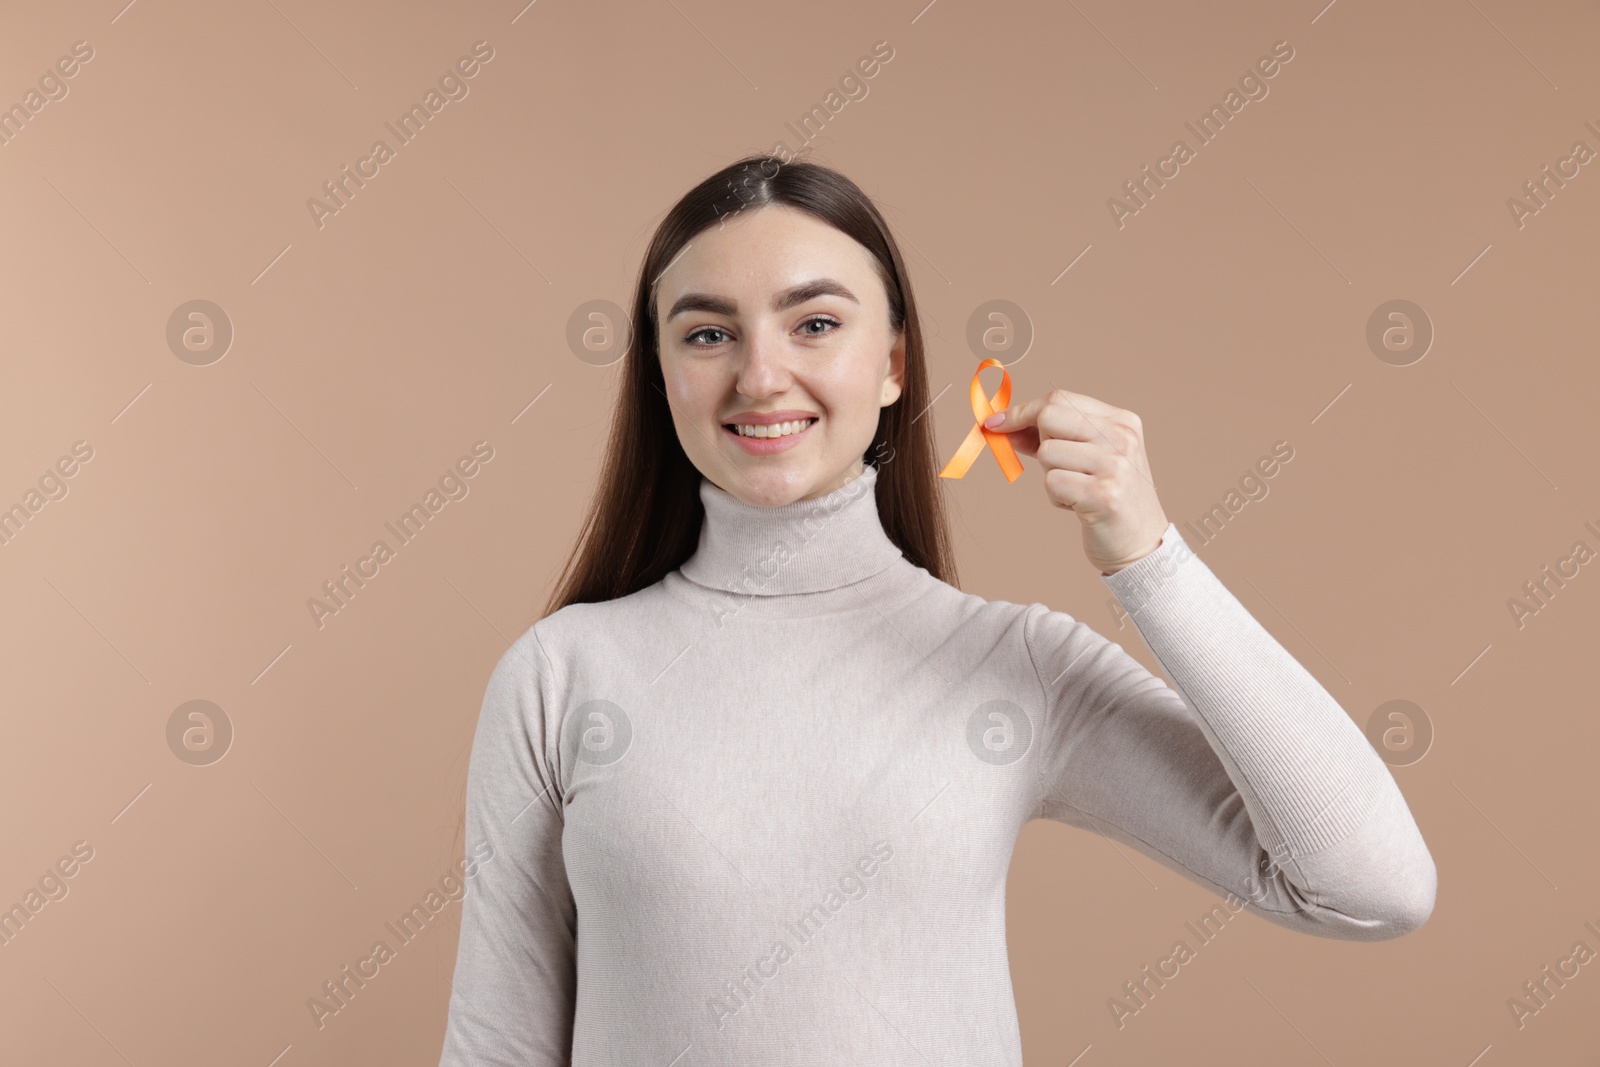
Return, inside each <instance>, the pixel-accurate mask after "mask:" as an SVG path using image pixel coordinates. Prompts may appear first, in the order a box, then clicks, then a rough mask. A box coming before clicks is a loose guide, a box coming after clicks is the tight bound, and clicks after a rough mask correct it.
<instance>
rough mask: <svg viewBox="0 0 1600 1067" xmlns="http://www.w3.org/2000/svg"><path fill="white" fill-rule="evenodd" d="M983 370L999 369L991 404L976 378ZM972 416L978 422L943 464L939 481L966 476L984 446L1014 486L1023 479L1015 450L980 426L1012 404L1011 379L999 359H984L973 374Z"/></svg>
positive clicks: (1002, 436)
mask: <svg viewBox="0 0 1600 1067" xmlns="http://www.w3.org/2000/svg"><path fill="white" fill-rule="evenodd" d="M985 367H999V368H1000V388H999V390H998V391H996V392H995V394H994V400H993V401H992V402H991V401H990V400H989V398H988V397H986V396H984V393H983V383H982V382H981V381H979V380H978V375H979V374H980V373H981V372H982V371H983V369H984V368H985ZM971 392H972V414H973V416H974V417H975V418H976V419H977V421H976V422H975V423H974V424H973V426H972V429H971V430H969V431H967V436H966V439H965V440H963V441H962V442H961V447H960V448H958V449H956V454H955V455H954V456H953V457H951V460H950V462H949V463H947V464H945V468H944V470H942V471H940V472H939V477H941V478H960V477H963V476H965V475H966V473H967V471H968V470H969V469H970V468H971V467H972V462H973V460H975V459H977V458H978V453H980V452H982V451H983V446H984V444H985V443H987V444H988V445H989V451H991V452H993V453H994V458H995V462H996V463H998V464H1000V470H1001V472H1002V473H1003V474H1005V476H1006V481H1008V482H1014V481H1016V480H1017V479H1018V478H1020V477H1022V461H1021V460H1020V459H1018V458H1017V453H1016V450H1015V449H1013V448H1012V447H1011V441H1010V440H1009V438H1008V436H1007V435H1006V434H1004V433H1001V432H1000V431H999V430H991V429H989V428H988V427H987V426H985V425H984V424H983V420H984V419H987V418H988V417H989V416H990V415H993V414H994V413H995V412H996V411H1002V410H1004V409H1005V408H1006V407H1008V406H1009V405H1010V404H1011V375H1010V374H1008V373H1007V372H1006V365H1005V364H1004V363H1001V362H1000V361H999V360H998V359H986V360H984V361H983V362H982V363H980V364H978V369H977V370H975V371H973V372H972V389H971Z"/></svg>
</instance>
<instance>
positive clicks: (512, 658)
mask: <svg viewBox="0 0 1600 1067" xmlns="http://www.w3.org/2000/svg"><path fill="white" fill-rule="evenodd" d="M553 673H554V672H553V668H552V666H551V663H550V660H549V658H548V657H547V656H546V655H545V652H544V648H543V646H542V645H541V644H540V642H539V639H538V636H537V635H536V634H534V632H533V631H532V630H529V631H528V633H526V634H524V635H523V636H522V637H521V638H520V639H519V640H518V641H517V642H516V643H515V644H513V645H512V646H511V648H509V649H508V650H507V651H506V653H505V654H504V655H503V656H501V658H500V661H499V663H498V664H497V665H496V666H495V669H494V672H493V673H492V674H491V675H490V678H489V685H488V689H487V691H486V693H485V695H484V699H483V707H482V710H481V711H480V712H479V715H478V725H477V731H476V733H475V735H474V738H473V744H472V755H471V761H470V763H469V765H468V770H467V798H466V805H467V823H466V825H467V847H468V849H469V850H471V849H472V848H474V847H475V846H479V845H480V843H481V842H488V843H489V845H491V846H492V849H493V852H492V856H491V857H490V858H489V859H488V860H487V861H484V862H482V863H481V865H480V867H479V870H478V872H477V874H476V876H475V877H473V878H471V879H470V880H469V881H468V883H467V885H468V888H467V892H466V896H465V897H463V899H462V903H461V941H460V945H459V947H458V948H457V951H456V969H455V978H454V980H453V981H452V983H451V987H452V991H451V994H450V1014H449V1019H448V1021H447V1023H446V1027H445V1039H444V1049H443V1052H442V1053H441V1056H440V1059H439V1064H440V1067H501V1065H504V1067H510V1065H512V1064H515V1065H518V1067H555V1065H556V1064H568V1063H570V1062H571V1049H572V1026H573V1010H574V1006H575V998H576V995H577V965H576V949H577V912H576V909H575V907H574V904H573V898H572V891H571V888H570V887H569V885H568V883H567V876H566V867H565V864H564V860H563V857H562V851H561V832H562V819H563V808H562V797H561V784H560V779H559V777H558V774H557V767H558V755H557V751H556V749H557V745H556V739H557V737H558V736H559V730H558V729H557V727H556V726H555V725H554V722H553V720H554V718H555V716H554V715H553V714H551V713H549V705H550V702H551V694H552V688H551V684H550V680H551V678H552V677H553ZM482 851H486V850H481V849H480V854H481V852H482Z"/></svg>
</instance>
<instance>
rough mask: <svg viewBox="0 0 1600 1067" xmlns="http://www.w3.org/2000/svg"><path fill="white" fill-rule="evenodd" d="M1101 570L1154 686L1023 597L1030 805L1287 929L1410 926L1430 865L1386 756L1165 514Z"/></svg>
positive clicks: (1426, 898)
mask: <svg viewBox="0 0 1600 1067" xmlns="http://www.w3.org/2000/svg"><path fill="white" fill-rule="evenodd" d="M1101 580H1102V581H1103V582H1104V583H1105V584H1106V586H1107V587H1108V588H1109V589H1110V590H1111V591H1112V592H1113V593H1114V594H1115V595H1116V596H1117V598H1118V600H1119V601H1120V602H1121V603H1122V605H1123V607H1124V608H1125V610H1126V611H1127V613H1128V617H1129V618H1130V619H1131V620H1132V621H1133V623H1134V625H1135V627H1136V628H1137V629H1138V631H1139V634H1140V636H1141V637H1142V638H1143V639H1144V641H1145V643H1146V645H1148V646H1149V648H1150V650H1151V651H1152V652H1153V653H1154V654H1155V657H1156V659H1157V660H1158V661H1159V663H1160V666H1161V668H1162V670H1163V672H1164V673H1165V674H1166V675H1167V677H1168V678H1169V679H1170V680H1171V683H1172V687H1171V688H1169V687H1168V685H1167V683H1166V682H1164V681H1163V680H1162V679H1160V678H1158V677H1156V676H1155V675H1153V674H1151V673H1150V672H1149V671H1147V670H1146V669H1145V668H1144V667H1143V666H1142V665H1141V664H1140V663H1139V662H1138V661H1137V660H1135V659H1134V658H1133V657H1132V656H1130V655H1128V654H1127V653H1126V652H1125V651H1123V649H1122V647H1121V646H1120V645H1118V644H1117V643H1115V642H1113V641H1110V640H1108V639H1107V638H1105V637H1102V636H1101V635H1100V634H1098V633H1096V632H1095V631H1094V630H1092V629H1090V628H1089V627H1088V626H1087V625H1086V624H1084V623H1082V622H1079V621H1077V620H1075V619H1073V618H1072V617H1071V616H1069V615H1066V614H1063V613H1061V612H1056V611H1051V610H1050V609H1049V608H1047V607H1046V606H1045V605H1043V604H1034V605H1031V606H1030V607H1029V609H1028V615H1027V619H1026V623H1025V626H1024V635H1025V640H1026V642H1027V645H1028V650H1029V654H1030V655H1031V656H1032V657H1033V662H1034V667H1035V669H1036V671H1037V673H1038V675H1039V681H1040V684H1041V685H1042V686H1043V687H1044V701H1045V714H1044V722H1043V724H1042V726H1041V729H1040V749H1039V753H1038V756H1039V759H1038V763H1037V764H1036V766H1037V767H1038V771H1039V807H1038V809H1037V811H1036V814H1037V815H1038V816H1042V817H1044V818H1049V819H1055V820H1057V821H1060V822H1064V823H1069V824H1071V825H1075V826H1080V827H1084V828H1086V829H1090V830H1094V831H1096V832H1098V833H1101V834H1104V835H1105V836H1107V837H1109V838H1112V839H1114V840H1116V841H1119V842H1122V843H1124V844H1126V845H1128V846H1130V847H1132V848H1134V849H1137V850H1138V851H1140V852H1143V853H1144V854H1145V855H1147V856H1149V857H1151V858H1152V859H1154V860H1156V861H1157V862H1159V863H1161V864H1163V865H1165V866H1167V867H1169V868H1171V869H1172V870H1174V871H1176V872H1178V873H1179V874H1182V875H1184V876H1185V877H1187V878H1189V879H1191V880H1193V881H1195V882H1197V883H1199V884H1200V885H1202V886H1205V887H1207V888H1208V889H1210V890H1211V891H1212V892H1214V893H1216V894H1217V895H1219V896H1228V897H1230V903H1235V904H1236V906H1242V907H1244V909H1245V910H1249V911H1253V912H1255V913H1256V914H1258V915H1260V916H1262V917H1264V918H1266V919H1268V920H1270V921H1272V922H1275V923H1277V924H1279V925H1281V926H1286V927H1289V928H1290V929H1294V930H1300V931H1303V932H1305V933H1309V934H1314V935H1317V936H1320V937H1330V938H1342V939H1347V940H1355V941H1378V940H1384V939H1387V938H1393V937H1398V936H1400V935H1401V934H1404V933H1407V932H1409V931H1411V930H1413V929H1415V928H1416V927H1418V926H1420V925H1421V924H1422V923H1423V922H1424V921H1425V920H1426V919H1427V918H1428V916H1429V914H1430V913H1431V912H1432V910H1433V903H1434V893H1435V888H1436V884H1437V883H1436V879H1437V876H1436V872H1435V870H1434V865H1433V858H1432V857H1431V856H1430V855H1429V853H1428V848H1427V846H1426V845H1425V844H1424V843H1423V840H1422V835H1421V833H1420V832H1419V831H1418V829H1417V826H1416V823H1415V822H1414V821H1413V819H1412V816H1411V812H1410V810H1409V809H1408V808H1407V806H1406V802H1405V798H1404V797H1403V796H1402V795H1401V793H1400V790H1399V788H1398V787H1397V786H1396V785H1395V782H1394V779H1393V778H1392V777H1391V775H1390V774H1389V769H1388V767H1387V766H1386V765H1385V764H1384V763H1383V760H1382V759H1381V758H1380V757H1379V756H1378V754H1377V752H1376V751H1375V750H1374V749H1373V747H1372V746H1371V744H1369V743H1368V741H1367V739H1366V737H1365V735H1364V734H1363V733H1362V731H1361V730H1360V729H1359V728H1358V727H1357V726H1356V725H1355V723H1354V722H1352V721H1351V719H1350V717H1349V716H1348V715H1347V714H1346V713H1345V711H1344V709H1343V708H1342V707H1340V706H1339V704H1338V702H1337V701H1335V700H1334V698H1333V697H1332V696H1331V695H1330V694H1329V693H1328V691H1327V690H1325V689H1324V688H1323V687H1322V686H1321V685H1320V684H1319V683H1318V682H1317V681H1316V679H1315V678H1313V677H1312V676H1311V674H1310V673H1309V672H1308V671H1306V669H1305V668H1304V667H1302V666H1301V665H1300V664H1299V663H1298V662H1297V661H1296V660H1295V659H1294V657H1293V656H1291V655H1290V654H1289V652H1288V651H1287V650H1286V649H1284V648H1283V646H1281V645H1279V644H1278V642H1277V641H1275V640H1274V639H1273V638H1272V636H1271V635H1270V634H1269V633H1267V631H1266V630H1265V629H1263V628H1262V626H1261V624H1260V623H1258V622H1257V621H1256V620H1255V618H1254V617H1252V616H1251V615H1250V613H1249V612H1248V611H1246V610H1245V607H1244V605H1242V604H1241V603H1239V601H1238V600H1237V599H1235V597H1234V596H1233V594H1232V593H1230V592H1229V591H1228V589H1227V587H1225V586H1224V585H1223V584H1222V582H1221V581H1220V580H1219V579H1218V578H1217V577H1216V575H1215V574H1213V573H1212V571H1211V570H1210V569H1209V568H1208V567H1207V566H1206V565H1205V563H1204V562H1202V561H1201V560H1200V558H1199V557H1198V556H1196V555H1195V554H1194V552H1193V550H1192V549H1191V548H1190V547H1189V545H1188V544H1187V543H1186V542H1184V540H1183V537H1182V535H1181V534H1180V533H1179V532H1178V528H1177V527H1176V526H1175V525H1169V526H1168V527H1167V531H1166V534H1165V536H1164V538H1163V540H1162V542H1161V545H1160V547H1158V548H1157V549H1156V550H1155V551H1154V552H1152V553H1151V554H1150V555H1148V556H1146V557H1144V558H1142V559H1140V560H1139V561H1138V562H1136V563H1134V564H1132V565H1131V566H1129V567H1126V568H1124V569H1122V570H1120V571H1118V572H1117V573H1115V574H1112V575H1110V576H1104V575H1103V576H1102V577H1101ZM1232 898H1237V901H1235V900H1233V899H1232Z"/></svg>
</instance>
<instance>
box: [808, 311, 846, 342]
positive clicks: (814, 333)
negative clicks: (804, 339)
mask: <svg viewBox="0 0 1600 1067" xmlns="http://www.w3.org/2000/svg"><path fill="white" fill-rule="evenodd" d="M819 324H820V325H824V326H841V325H843V323H841V322H839V320H838V319H830V318H828V317H827V316H825V315H824V316H818V317H817V318H814V319H807V320H806V321H805V322H802V323H801V324H800V329H801V331H802V332H804V333H805V334H806V335H807V336H808V337H821V336H822V335H823V334H825V333H832V332H833V331H831V330H812V329H809V328H808V327H811V326H815V325H819Z"/></svg>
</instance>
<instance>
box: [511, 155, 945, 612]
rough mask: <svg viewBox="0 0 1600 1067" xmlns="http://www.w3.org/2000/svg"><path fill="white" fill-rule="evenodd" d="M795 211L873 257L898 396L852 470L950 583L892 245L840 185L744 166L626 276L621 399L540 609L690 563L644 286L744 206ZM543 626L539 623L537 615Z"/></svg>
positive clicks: (691, 526) (685, 465)
mask: <svg viewBox="0 0 1600 1067" xmlns="http://www.w3.org/2000/svg"><path fill="white" fill-rule="evenodd" d="M769 204H785V205H788V206H790V207H794V208H798V209H799V210H801V211H804V212H806V213H807V214H809V215H812V216H814V217H815V218H817V219H820V220H821V221H823V222H826V223H828V224H829V225H830V226H833V227H834V228H835V229H838V230H840V231H841V232H843V233H845V234H847V235H848V236H850V237H852V238H854V239H855V241H856V242H857V243H859V244H860V245H861V246H862V247H864V248H865V249H866V250H867V251H868V252H870V253H872V256H873V258H874V259H875V260H876V263H877V267H878V273H879V277H880V278H881V279H882V281H883V287H884V290H885V291H886V292H887V293H888V297H889V328H890V331H891V332H894V331H896V330H899V329H902V328H903V329H904V330H905V375H904V382H903V384H902V387H901V393H900V396H899V398H898V399H897V400H896V401H895V402H894V403H892V404H890V405H888V406H887V407H885V408H883V409H882V410H881V412H880V413H879V416H878V430H877V433H876V434H875V435H874V437H873V439H872V445H871V447H870V448H869V449H868V450H867V451H866V452H865V453H864V454H863V455H862V459H863V461H866V462H873V463H876V464H877V466H878V468H879V471H878V483H877V502H878V515H879V518H880V519H881V521H882V523H883V529H884V532H885V533H886V534H888V536H889V539H890V540H891V541H893V542H894V544H895V545H896V547H898V548H899V549H900V551H901V553H902V554H904V555H905V557H906V559H908V560H910V561H911V562H912V563H914V564H916V565H917V566H919V567H922V568H924V569H926V570H927V571H928V573H929V574H931V575H933V576H934V577H936V578H938V579H940V580H941V581H944V582H948V583H949V584H951V585H955V584H956V566H955V553H954V551H953V548H952V545H951V542H950V531H949V526H948V523H947V521H946V518H945V513H944V505H943V486H942V485H941V484H940V481H939V477H938V471H939V468H940V464H939V463H938V462H937V460H936V458H935V456H936V453H935V450H934V440H933V429H932V426H931V425H930V423H931V421H932V420H923V419H922V418H921V417H920V416H921V415H922V413H924V412H925V411H926V410H927V408H928V405H929V403H930V402H931V398H930V397H929V395H928V394H929V388H928V370H927V364H926V361H925V359H924V356H923V347H922V323H921V320H920V319H919V318H918V316H917V303H916V300H915V298H914V297H913V296H912V292H911V282H910V277H909V275H908V274H907V273H906V269H905V263H904V261H903V260H902V259H901V258H900V249H899V246H897V245H896V244H895V240H894V237H893V235H891V234H890V232H889V226H888V223H886V222H885V221H884V219H883V216H882V215H881V214H879V213H878V209H877V207H876V206H875V205H874V204H873V202H872V201H871V199H869V198H868V197H867V195H866V194H865V193H863V192H862V191H861V189H860V188H859V187H858V186H857V185H856V184H855V182H852V181H851V180H850V179H849V178H846V177H845V176H844V175H842V174H840V173H839V172H838V171H835V170H832V169H830V168H828V167H825V166H823V165H821V164H819V163H812V162H806V161H800V162H789V163H784V162H781V161H780V160H779V159H778V158H777V157H776V156H770V155H754V156H747V157H745V158H744V159H741V160H738V161H737V162H734V163H731V164H729V165H728V166H726V167H724V168H723V169H721V170H719V171H717V172H716V173H715V174H713V175H711V176H710V177H709V178H706V179H705V180H704V181H702V182H701V183H700V184H699V185H696V186H695V187H694V188H693V189H690V190H689V191H688V192H687V193H686V194H684V196H683V199H681V200H679V201H678V202H677V204H676V205H674V206H673V208H672V210H671V211H669V212H668V213H667V216H666V218H664V219H663V220H662V221H661V225H660V226H658V227H657V228H656V232H655V236H654V237H653V238H652V239H651V241H650V248H649V250H648V251H647V252H646V253H645V257H644V262H643V264H642V265H641V266H640V268H639V279H638V283H637V285H636V287H635V290H634V296H633V311H632V316H633V329H632V330H631V331H630V336H629V339H628V345H627V351H626V355H625V357H624V359H625V361H626V362H625V365H624V366H623V369H622V392H621V395H620V396H619V397H618V399H617V404H616V407H615V409H614V410H613V415H612V420H611V433H610V440H609V442H608V443H607V445H606V454H605V458H604V460H603V461H602V462H601V467H600V478H599V485H598V487H597V489H596V492H595V495H594V498H593V500H592V501H591V502H590V505H589V510H588V514H587V515H586V516H585V518H584V521H583V526H582V528H581V530H580V532H579V534H578V545H577V547H576V548H575V549H574V550H573V553H572V555H571V556H570V557H569V558H568V559H567V563H566V566H565V567H564V568H563V569H562V572H561V575H560V577H559V578H558V579H557V581H556V587H555V590H554V591H553V592H552V593H551V595H550V599H549V601H548V603H547V604H546V606H545V609H544V613H543V614H544V615H551V614H554V613H555V612H557V611H559V610H560V609H562V608H564V607H566V606H567V605H568V604H587V603H594V602H597V601H603V600H614V599H616V598H618V597H623V596H627V595H628V594H630V593H634V592H637V591H638V590H640V589H644V588H646V587H648V586H651V585H654V584H655V583H656V582H658V581H660V580H661V579H662V578H664V577H665V576H666V575H668V574H670V573H671V572H672V571H674V570H676V569H677V568H678V567H679V566H680V565H681V564H682V563H683V562H684V561H685V560H687V559H688V558H689V557H690V556H692V555H693V554H694V551H695V548H696V547H697V546H698V544H699V538H700V526H701V522H702V520H703V519H704V517H705V508H704V506H703V505H702V504H701V503H700V477H701V476H700V471H699V470H698V469H696V468H695V466H694V465H693V464H692V463H691V462H690V461H689V457H688V456H687V455H686V454H685V453H684V451H683V446H682V445H681V444H680V443H679V441H678V436H677V431H676V429H675V428H674V426H673V422H672V412H671V410H670V408H669V407H668V401H667V394H666V389H665V382H664V380H663V378H662V374H661V358H660V349H659V347H658V345H659V341H660V333H659V324H658V323H657V322H656V300H655V297H656V282H657V281H659V280H660V278H661V275H662V273H663V272H665V270H666V269H667V267H668V266H670V265H671V263H672V261H673V260H674V259H675V258H676V257H677V256H678V254H679V253H680V252H681V251H682V250H683V247H684V246H685V245H687V244H688V243H689V242H690V241H692V240H693V239H694V238H695V236H696V235H697V234H699V233H700V232H701V231H702V230H705V229H707V228H709V227H711V226H713V225H718V224H720V223H721V222H722V220H724V219H726V218H729V217H731V216H733V215H734V214H736V213H737V212H739V211H742V210H745V209H752V210H753V209H758V208H761V207H765V206H767V205H769ZM541 617H543V616H541Z"/></svg>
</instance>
